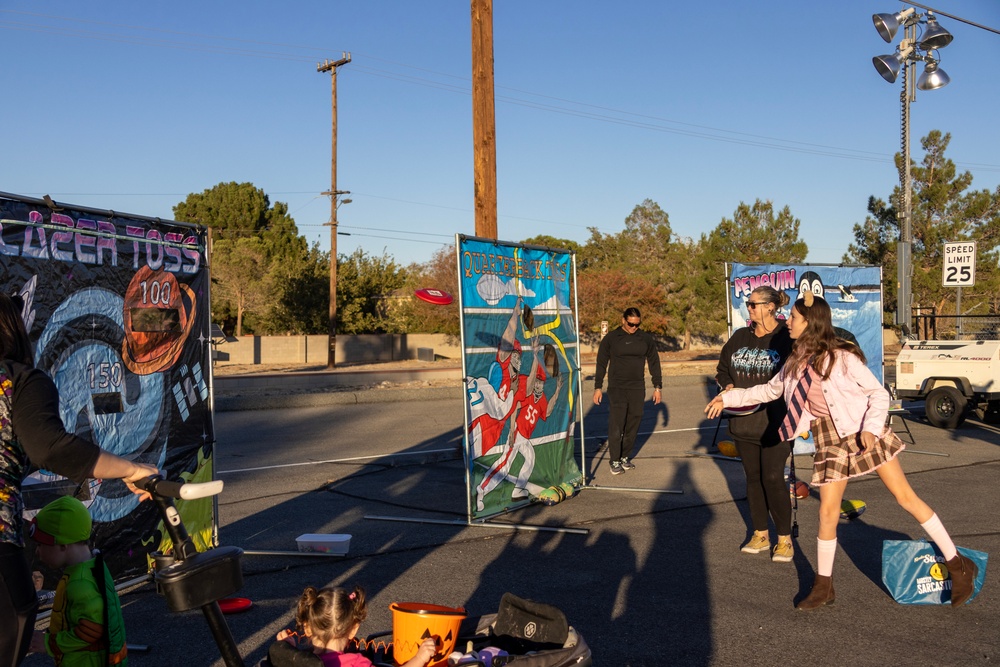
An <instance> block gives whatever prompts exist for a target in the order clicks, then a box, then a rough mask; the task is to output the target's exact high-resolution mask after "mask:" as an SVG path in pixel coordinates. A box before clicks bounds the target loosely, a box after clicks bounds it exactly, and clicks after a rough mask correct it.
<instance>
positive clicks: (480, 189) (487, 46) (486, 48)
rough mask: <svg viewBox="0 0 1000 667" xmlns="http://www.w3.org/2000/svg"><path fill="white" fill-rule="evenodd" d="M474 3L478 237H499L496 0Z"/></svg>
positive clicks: (475, 1) (473, 137)
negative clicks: (495, 93) (494, 99)
mask: <svg viewBox="0 0 1000 667" xmlns="http://www.w3.org/2000/svg"><path fill="white" fill-rule="evenodd" d="M471 1H472V145H473V163H474V166H473V172H474V181H475V198H476V236H481V237H483V238H490V239H495V238H497V141H496V114H495V110H494V102H493V0H471Z"/></svg>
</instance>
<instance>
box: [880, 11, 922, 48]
mask: <svg viewBox="0 0 1000 667" xmlns="http://www.w3.org/2000/svg"><path fill="white" fill-rule="evenodd" d="M914 11H916V10H915V9H913V7H907V8H906V9H904V10H902V11H900V12H898V13H896V14H872V23H874V24H875V29H876V30H878V34H879V35H881V36H882V39H884V40H885V41H886V42H887V43H888V42H891V41H892V38H893V37H895V36H896V31H897V30H899V26H900V24H901V23H902V22H903V21H904V20H905V19H906V18H907V17H908V16H909V15H910V14H912V13H913V12H914Z"/></svg>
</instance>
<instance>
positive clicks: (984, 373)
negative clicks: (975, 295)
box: [896, 340, 1000, 428]
mask: <svg viewBox="0 0 1000 667" xmlns="http://www.w3.org/2000/svg"><path fill="white" fill-rule="evenodd" d="M896 397H897V398H900V399H905V400H923V401H925V404H926V409H927V421H929V422H930V423H931V424H933V425H934V426H937V427H939V428H956V427H957V426H959V425H960V424H961V423H962V422H963V421H965V416H966V414H967V412H968V410H969V409H977V410H981V411H982V416H983V419H984V420H985V421H988V422H997V421H1000V340H968V341H964V340H909V341H906V342H905V343H903V349H902V350H900V352H899V355H898V356H897V357H896Z"/></svg>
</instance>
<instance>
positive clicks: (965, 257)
mask: <svg viewBox="0 0 1000 667" xmlns="http://www.w3.org/2000/svg"><path fill="white" fill-rule="evenodd" d="M941 284H942V285H944V286H945V287H971V286H973V285H975V284H976V242H975V241H961V242H959V243H945V244H944V271H942V273H941Z"/></svg>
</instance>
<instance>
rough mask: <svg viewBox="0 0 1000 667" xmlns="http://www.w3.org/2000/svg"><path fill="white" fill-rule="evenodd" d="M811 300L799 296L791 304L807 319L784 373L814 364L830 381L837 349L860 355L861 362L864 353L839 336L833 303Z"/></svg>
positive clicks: (816, 298)
mask: <svg viewBox="0 0 1000 667" xmlns="http://www.w3.org/2000/svg"><path fill="white" fill-rule="evenodd" d="M808 300H809V301H812V304H811V305H806V299H799V300H798V301H796V302H795V305H794V306H792V308H793V309H794V310H797V311H799V313H800V314H801V315H802V317H804V318H806V328H805V330H804V331H803V332H802V333H801V334H800V335H799V337H798V338H797V339H795V345H794V346H793V347H792V350H793V353H792V358H791V359H789V360H788V362H787V363H786V364H785V373H791V374H793V375H794V374H795V373H796V372H797V371H798V370H799V368H800V367H802V366H804V365H805V364H807V363H811V364H812V366H813V368H815V369H816V371H817V372H818V373H819V374H820V375H822V376H823V379H824V380H828V379H830V371H831V370H833V362H834V360H835V357H836V355H835V354H834V352H835V351H836V350H844V351H845V352H850V353H852V354H855V355H857V356H858V358H859V359H861V361H865V353H864V352H862V351H861V348H860V347H858V346H857V345H855V344H854V343H851V342H849V341H846V340H844V339H843V338H838V337H837V332H836V331H835V330H834V328H833V319H832V317H831V312H830V304H828V303H827V302H826V299H821V298H820V297H812V298H809V299H808Z"/></svg>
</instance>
